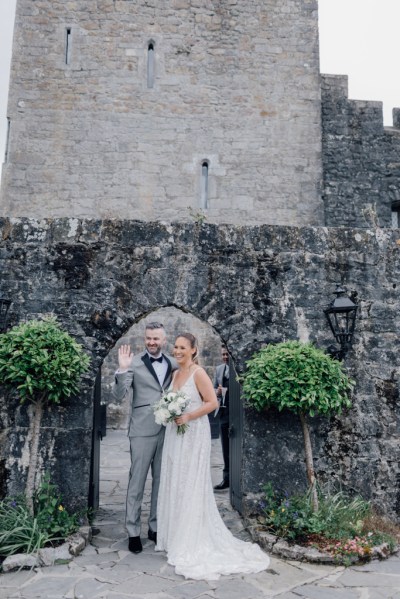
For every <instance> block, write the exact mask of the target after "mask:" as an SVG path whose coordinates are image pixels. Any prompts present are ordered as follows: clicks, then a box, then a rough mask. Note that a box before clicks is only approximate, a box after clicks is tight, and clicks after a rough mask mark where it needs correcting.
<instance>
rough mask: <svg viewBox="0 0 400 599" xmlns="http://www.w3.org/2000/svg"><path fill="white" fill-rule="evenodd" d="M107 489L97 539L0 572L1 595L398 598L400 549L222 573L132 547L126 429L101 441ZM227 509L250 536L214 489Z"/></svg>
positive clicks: (44, 598)
mask: <svg viewBox="0 0 400 599" xmlns="http://www.w3.org/2000/svg"><path fill="white" fill-rule="evenodd" d="M212 443H213V451H212V464H211V465H212V477H213V481H214V483H217V482H219V481H220V477H221V470H222V465H221V463H222V460H221V454H220V445H219V440H213V442H212ZM101 451H102V456H101V495H100V508H99V510H98V513H97V516H96V519H95V522H94V528H95V531H94V532H95V533H97V534H95V535H94V537H93V540H92V544H91V545H88V546H87V547H86V548H85V549H84V551H83V552H82V553H81V555H79V556H78V557H76V558H74V559H73V561H71V562H70V563H68V564H63V565H57V566H52V567H47V568H39V569H33V570H21V571H19V572H11V573H8V574H1V575H0V599H34V598H40V599H140V598H144V599H195V598H197V597H202V598H204V599H211V598H213V599H262V598H268V597H279V598H280V599H300V598H306V599H400V557H399V556H398V555H396V556H392V557H391V558H389V559H388V560H385V561H382V562H378V561H375V562H371V563H370V564H367V565H364V566H359V567H352V568H347V569H346V568H343V567H335V566H320V565H312V564H306V563H297V562H292V561H285V560H282V559H277V558H274V557H273V558H271V564H270V567H269V569H268V570H267V571H266V572H262V573H260V574H256V575H237V574H236V575H233V576H224V577H221V579H220V580H218V581H213V582H206V581H190V580H185V579H184V578H182V577H181V576H177V575H176V574H175V573H174V571H173V569H172V568H171V567H170V566H169V565H168V564H167V562H166V559H165V555H164V554H163V553H156V552H155V551H154V543H152V542H150V541H148V540H147V539H146V540H144V548H143V552H142V553H141V554H139V555H133V554H131V553H130V552H129V551H128V550H127V535H126V532H125V529H124V525H123V521H124V510H125V491H126V485H127V479H128V470H129V442H128V439H127V437H126V432H125V431H108V433H107V437H106V438H105V439H104V440H103V442H102V446H101ZM149 491H150V481H148V482H147V485H146V496H145V509H144V512H143V528H142V531H143V535H144V534H145V533H147V526H146V518H147V515H148V505H149ZM216 497H217V501H218V505H219V508H220V511H221V515H222V517H223V519H224V521H225V523H226V524H227V526H228V527H229V528H230V529H231V530H232V532H233V534H235V535H236V536H238V537H240V538H242V539H249V536H248V534H247V532H246V531H245V530H244V529H243V525H242V522H241V519H240V517H239V516H238V514H237V513H236V512H235V511H234V510H232V508H231V506H230V504H229V494H228V491H223V492H220V493H218V494H216Z"/></svg>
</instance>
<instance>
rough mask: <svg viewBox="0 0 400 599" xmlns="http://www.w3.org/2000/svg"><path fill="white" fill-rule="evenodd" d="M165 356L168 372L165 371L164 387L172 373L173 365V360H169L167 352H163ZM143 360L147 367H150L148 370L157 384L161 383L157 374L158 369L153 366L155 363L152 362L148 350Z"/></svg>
mask: <svg viewBox="0 0 400 599" xmlns="http://www.w3.org/2000/svg"><path fill="white" fill-rule="evenodd" d="M163 358H164V359H165V360H166V362H167V372H166V373H165V378H164V382H163V387H164V385H165V382H166V381H167V380H168V377H169V376H170V374H171V370H172V365H171V360H169V359H168V358H167V356H166V355H165V354H163ZM142 362H143V363H144V365H145V366H146V368H147V369H148V371H149V372H150V374H151V375H152V376H153V377H154V379H155V380H156V382H157V385H160V381H159V380H158V376H157V374H156V371H155V370H154V368H153V364H152V363H151V360H150V356H149V354H148V353H147V352H146V353H145V354H144V355H143V356H142Z"/></svg>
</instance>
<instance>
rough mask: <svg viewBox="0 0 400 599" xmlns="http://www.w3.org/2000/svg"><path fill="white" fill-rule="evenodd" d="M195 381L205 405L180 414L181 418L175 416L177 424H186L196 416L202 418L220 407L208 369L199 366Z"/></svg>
mask: <svg viewBox="0 0 400 599" xmlns="http://www.w3.org/2000/svg"><path fill="white" fill-rule="evenodd" d="M194 382H195V383H196V387H197V390H198V392H199V393H200V395H201V398H202V400H203V405H202V406H201V408H198V409H197V410H194V411H193V412H187V413H186V414H182V416H179V418H175V422H176V424H186V423H187V422H189V421H190V420H195V419H196V418H200V416H204V415H205V414H209V413H210V412H212V411H213V410H216V409H217V407H218V399H217V396H216V395H215V389H214V387H213V385H212V382H211V379H210V377H209V376H208V374H207V373H206V371H205V370H203V368H199V369H198V370H196V372H195V373H194Z"/></svg>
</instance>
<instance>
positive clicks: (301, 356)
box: [243, 341, 354, 509]
mask: <svg viewBox="0 0 400 599" xmlns="http://www.w3.org/2000/svg"><path fill="white" fill-rule="evenodd" d="M246 365H247V370H246V372H245V374H244V377H243V391H244V394H245V396H246V399H247V402H248V404H249V405H251V406H253V407H254V408H255V409H256V410H258V411H262V410H265V409H266V408H269V407H276V408H278V410H279V411H281V410H284V409H287V410H290V411H292V412H295V413H297V414H298V415H299V417H300V421H301V426H302V431H303V438H304V447H305V457H306V468H307V478H308V482H309V485H310V487H311V491H312V497H313V504H314V508H315V509H317V507H318V498H317V492H316V488H315V474H314V460H313V455H312V446H311V439H310V432H309V428H308V424H307V420H306V415H307V414H308V415H310V416H314V415H315V414H317V413H318V414H322V415H330V414H334V413H336V414H337V413H340V412H341V411H342V409H343V408H345V407H349V406H350V405H351V402H350V398H349V394H350V391H351V390H352V388H353V386H354V381H352V380H350V379H349V377H348V376H347V374H346V373H345V372H344V370H343V366H342V364H341V363H340V362H338V361H337V360H333V359H332V358H331V357H330V356H328V355H327V354H325V353H324V352H323V351H322V350H320V349H317V348H316V347H314V346H313V345H312V344H310V343H301V342H299V341H287V342H284V343H278V344H276V345H267V346H266V347H264V348H262V349H261V350H260V351H259V352H257V353H256V354H254V356H253V357H252V358H251V359H250V360H249V361H248V362H247V363H246Z"/></svg>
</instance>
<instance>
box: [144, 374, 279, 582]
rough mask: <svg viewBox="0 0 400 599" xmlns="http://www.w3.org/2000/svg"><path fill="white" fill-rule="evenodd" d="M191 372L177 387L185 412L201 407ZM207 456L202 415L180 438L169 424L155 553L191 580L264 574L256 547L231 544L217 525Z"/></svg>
mask: <svg viewBox="0 0 400 599" xmlns="http://www.w3.org/2000/svg"><path fill="white" fill-rule="evenodd" d="M195 372H196V371H194V372H193V373H192V375H191V376H190V377H189V378H188V379H187V380H186V382H185V383H184V384H183V385H182V387H181V388H180V390H181V391H183V392H185V393H186V394H187V395H188V396H189V397H190V403H189V406H188V407H187V409H186V411H189V412H191V411H194V410H197V409H198V408H199V407H200V406H201V405H202V399H201V397H200V394H199V392H198V390H197V387H196V383H195V381H194V374H195ZM172 385H173V383H171V388H172ZM210 453H211V434H210V424H209V420H208V416H207V415H205V416H201V417H200V418H196V419H194V420H191V421H190V422H189V427H188V429H187V430H186V432H185V433H184V434H181V435H178V434H177V426H176V424H175V423H174V422H172V423H170V424H168V425H167V427H166V431H165V440H164V449H163V456H162V466H161V482H160V490H159V494H158V504H157V506H158V507H157V522H158V530H157V547H156V551H166V553H167V560H168V563H169V564H171V565H172V566H175V572H176V573H177V574H180V575H182V576H184V577H185V578H191V579H195V580H218V578H219V577H220V575H221V574H234V573H255V572H260V571H262V570H265V569H266V568H268V565H269V558H268V556H267V554H266V553H265V552H264V551H263V550H262V549H261V548H260V547H259V546H258V545H256V544H253V543H248V542H245V541H241V540H239V539H236V538H235V537H234V536H233V535H232V533H231V532H230V531H229V530H228V529H227V528H226V526H225V524H224V522H223V521H222V518H221V516H220V514H219V511H218V508H217V504H216V502H215V498H214V492H213V487H212V481H211V470H210Z"/></svg>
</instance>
